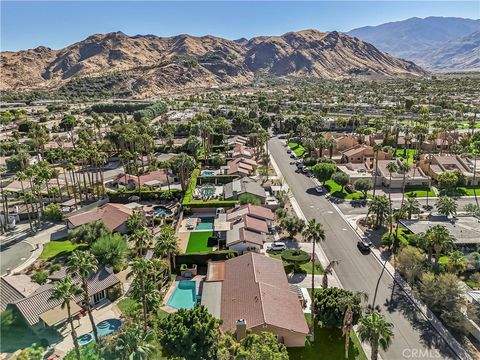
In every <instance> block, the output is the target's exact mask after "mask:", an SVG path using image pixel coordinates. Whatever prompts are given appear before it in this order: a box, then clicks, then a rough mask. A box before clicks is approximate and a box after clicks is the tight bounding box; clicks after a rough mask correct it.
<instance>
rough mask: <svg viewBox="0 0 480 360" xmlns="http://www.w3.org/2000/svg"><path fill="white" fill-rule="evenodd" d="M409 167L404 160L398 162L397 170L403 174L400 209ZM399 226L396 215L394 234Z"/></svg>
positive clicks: (403, 199)
mask: <svg viewBox="0 0 480 360" xmlns="http://www.w3.org/2000/svg"><path fill="white" fill-rule="evenodd" d="M410 169H411V166H410V164H409V163H408V162H407V161H405V160H402V161H400V163H399V164H398V170H399V171H401V172H402V174H403V176H402V201H401V203H400V204H401V205H400V209H403V204H404V201H405V183H406V181H407V173H408V172H409V171H410ZM399 226H400V216H398V217H397V226H396V227H395V234H396V233H397V232H398V228H399ZM397 242H398V240H397ZM396 245H397V244H396Z"/></svg>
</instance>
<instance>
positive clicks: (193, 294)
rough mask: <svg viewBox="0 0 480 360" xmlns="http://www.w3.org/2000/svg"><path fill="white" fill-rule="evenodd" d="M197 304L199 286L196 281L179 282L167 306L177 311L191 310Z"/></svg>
mask: <svg viewBox="0 0 480 360" xmlns="http://www.w3.org/2000/svg"><path fill="white" fill-rule="evenodd" d="M196 303H197V284H196V283H195V281H190V280H183V281H179V282H178V283H177V285H176V286H175V289H174V290H173V293H172V295H170V299H168V302H167V305H168V306H171V307H173V308H175V309H181V308H183V309H191V308H193V307H194V306H195V304H196Z"/></svg>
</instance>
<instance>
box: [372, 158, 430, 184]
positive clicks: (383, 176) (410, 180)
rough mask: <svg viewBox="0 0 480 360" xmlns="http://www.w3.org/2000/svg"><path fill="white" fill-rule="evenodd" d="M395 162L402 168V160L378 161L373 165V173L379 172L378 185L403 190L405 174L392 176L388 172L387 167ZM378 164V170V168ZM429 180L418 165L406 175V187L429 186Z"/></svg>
mask: <svg viewBox="0 0 480 360" xmlns="http://www.w3.org/2000/svg"><path fill="white" fill-rule="evenodd" d="M391 162H395V163H396V164H397V167H400V159H395V160H378V162H376V163H374V164H373V171H378V175H379V176H377V185H379V184H382V185H383V186H387V187H390V188H391V189H401V188H402V186H403V176H404V174H403V172H393V173H392V174H391V175H390V173H389V172H388V170H387V165H388V164H389V163H391ZM376 164H378V169H377V168H376ZM428 185H429V178H428V177H427V176H426V175H425V174H424V172H423V171H422V169H421V168H419V167H418V166H417V165H412V167H411V168H410V171H409V172H408V173H407V174H406V175H405V186H428Z"/></svg>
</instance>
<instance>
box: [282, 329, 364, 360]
mask: <svg viewBox="0 0 480 360" xmlns="http://www.w3.org/2000/svg"><path fill="white" fill-rule="evenodd" d="M287 350H288V355H289V357H290V360H314V359H315V360H317V359H321V360H338V359H344V358H345V357H344V354H345V339H344V337H343V336H342V330H341V329H337V328H322V327H319V326H316V327H315V340H314V341H313V342H312V341H311V340H310V338H309V337H307V340H306V341H305V347H298V348H288V349H287ZM348 359H349V360H354V359H355V360H367V357H366V356H365V353H364V352H363V349H362V347H361V345H360V342H359V341H358V339H357V336H356V335H355V332H353V331H352V332H351V333H350V347H349V351H348Z"/></svg>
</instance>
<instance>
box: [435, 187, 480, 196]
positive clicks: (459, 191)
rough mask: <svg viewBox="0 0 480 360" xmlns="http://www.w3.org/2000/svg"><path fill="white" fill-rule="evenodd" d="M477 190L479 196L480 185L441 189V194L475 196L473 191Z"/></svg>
mask: <svg viewBox="0 0 480 360" xmlns="http://www.w3.org/2000/svg"><path fill="white" fill-rule="evenodd" d="M474 190H475V191H476V193H477V196H480V186H462V187H457V188H455V189H452V190H450V191H447V190H446V189H442V190H440V195H449V196H475V194H474V193H473V191H474Z"/></svg>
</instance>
